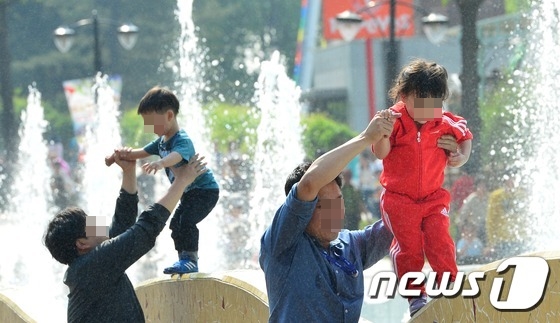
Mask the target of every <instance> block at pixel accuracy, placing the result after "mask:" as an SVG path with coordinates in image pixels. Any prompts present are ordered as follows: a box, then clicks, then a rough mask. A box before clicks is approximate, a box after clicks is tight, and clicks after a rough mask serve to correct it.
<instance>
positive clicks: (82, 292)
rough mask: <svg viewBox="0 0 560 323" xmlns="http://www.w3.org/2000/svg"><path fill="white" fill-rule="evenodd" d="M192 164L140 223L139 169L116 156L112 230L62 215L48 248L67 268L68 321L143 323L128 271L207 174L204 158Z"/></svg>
mask: <svg viewBox="0 0 560 323" xmlns="http://www.w3.org/2000/svg"><path fill="white" fill-rule="evenodd" d="M190 161H191V163H189V164H188V165H184V166H181V167H178V168H175V169H174V172H175V175H176V178H175V181H174V182H173V184H171V186H170V187H169V190H168V191H167V192H166V193H165V195H164V196H163V197H162V198H160V199H159V200H158V201H157V202H156V203H155V204H153V205H152V206H150V207H149V208H148V209H147V210H146V211H144V212H142V214H141V215H140V216H139V217H138V219H136V217H137V216H138V204H137V203H138V191H137V184H136V165H135V162H134V161H126V160H121V159H120V156H119V154H118V153H117V154H115V162H116V163H117V165H119V166H120V167H121V169H122V172H123V173H122V184H121V189H120V193H119V196H118V198H117V201H116V206H115V213H114V216H113V221H112V224H111V226H110V227H107V226H106V225H105V223H103V222H104V221H103V220H104V218H103V217H95V216H88V215H87V214H86V213H85V211H84V210H82V209H80V208H76V207H72V208H66V209H64V210H62V211H60V212H59V213H57V214H56V215H55V217H54V218H53V219H52V220H51V221H50V222H49V224H48V227H47V231H46V233H45V236H44V237H43V239H44V244H45V246H46V247H47V249H48V250H49V252H50V253H51V255H52V256H53V258H54V259H56V260H57V261H58V262H60V263H62V264H65V265H68V269H67V270H66V274H65V275H64V284H66V285H67V286H68V288H69V291H70V293H69V294H68V314H67V320H68V322H99V323H101V322H144V320H145V319H144V314H143V311H142V307H141V306H140V303H139V302H138V298H137V297H136V293H135V291H134V287H133V286H132V283H131V282H130V280H129V278H128V276H127V274H126V272H125V271H126V270H127V269H128V268H129V267H130V266H131V265H132V264H134V263H135V262H136V261H137V260H138V259H140V258H141V257H142V256H143V255H145V254H146V253H147V252H148V251H149V250H150V249H152V247H153V246H154V244H155V240H156V237H157V236H158V235H159V233H160V232H161V230H162V229H163V227H164V226H165V222H166V221H167V219H168V218H169V216H170V214H171V211H172V210H173V209H174V208H175V205H176V204H177V202H178V201H179V199H180V198H181V195H182V193H183V191H184V189H185V187H187V186H188V185H190V184H191V183H192V182H193V181H194V180H195V179H196V178H197V177H198V176H199V175H201V174H203V173H204V172H205V171H206V170H205V167H204V166H205V164H204V163H203V162H202V158H198V156H197V155H195V156H193V158H192V159H191V160H190Z"/></svg>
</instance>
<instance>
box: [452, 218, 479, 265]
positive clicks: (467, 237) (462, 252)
mask: <svg viewBox="0 0 560 323" xmlns="http://www.w3.org/2000/svg"><path fill="white" fill-rule="evenodd" d="M461 230H462V231H461V238H460V239H459V241H457V263H458V264H460V265H468V264H478V263H481V262H482V261H483V251H484V244H483V243H482V241H481V240H480V239H479V238H478V236H477V235H476V227H475V226H473V225H472V224H471V223H466V224H465V225H463V226H462V228H461Z"/></svg>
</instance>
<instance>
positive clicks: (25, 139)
mask: <svg viewBox="0 0 560 323" xmlns="http://www.w3.org/2000/svg"><path fill="white" fill-rule="evenodd" d="M43 115H44V113H43V106H42V105H41V93H40V92H39V91H38V90H37V89H36V88H35V87H34V86H30V87H29V95H28V98H27V108H26V109H25V110H24V111H22V113H21V125H20V129H19V136H20V139H21V141H20V146H19V151H18V152H17V153H18V161H19V163H18V167H17V168H16V174H15V178H16V180H15V182H14V185H13V193H12V195H11V197H10V198H9V199H8V200H9V201H10V206H9V207H8V210H9V211H8V212H7V213H6V214H3V215H2V225H0V239H1V241H0V243H1V244H2V245H3V246H4V247H3V248H1V249H0V259H2V262H1V263H0V290H1V291H2V293H3V294H6V295H7V296H8V297H10V298H11V299H12V300H13V301H14V302H16V303H18V304H20V306H21V307H22V308H23V309H24V310H25V311H26V312H27V313H28V314H29V315H30V316H32V317H36V318H40V317H43V316H44V313H47V312H48V311H49V309H53V308H59V309H62V308H61V306H62V305H61V304H64V301H65V298H66V297H65V291H64V290H65V287H64V286H63V285H62V284H61V281H62V277H63V267H62V266H60V264H58V263H56V262H54V261H53V259H52V257H51V256H50V254H49V253H48V251H47V250H46V248H45V247H44V245H43V243H42V237H43V233H44V230H45V228H46V225H47V223H48V221H49V220H50V217H51V212H50V211H51V209H52V208H51V206H52V199H51V196H52V195H51V189H50V180H51V175H52V171H51V168H50V167H49V165H48V162H47V155H48V149H47V144H46V142H45V141H44V140H43V133H44V132H45V129H46V126H47V122H46V121H45V119H44V116H43ZM64 313H65V312H61V311H55V312H53V313H52V314H51V318H52V320H53V321H58V322H60V321H63V320H64V319H65V317H63V315H64Z"/></svg>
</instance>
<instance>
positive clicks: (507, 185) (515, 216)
mask: <svg viewBox="0 0 560 323" xmlns="http://www.w3.org/2000/svg"><path fill="white" fill-rule="evenodd" d="M504 177H505V182H504V185H503V187H500V188H498V189H496V190H494V191H492V192H491V193H490V196H489V197H488V213H487V215H486V241H487V244H486V250H485V253H487V254H488V255H489V256H490V257H491V258H492V259H494V260H497V259H502V258H507V257H510V256H514V255H519V254H520V253H523V252H525V251H526V250H527V246H526V245H527V239H528V238H529V232H528V230H529V219H528V218H527V210H528V200H527V193H526V190H525V188H524V187H523V185H522V182H521V178H520V176H519V175H517V170H512V171H507V172H506V175H504Z"/></svg>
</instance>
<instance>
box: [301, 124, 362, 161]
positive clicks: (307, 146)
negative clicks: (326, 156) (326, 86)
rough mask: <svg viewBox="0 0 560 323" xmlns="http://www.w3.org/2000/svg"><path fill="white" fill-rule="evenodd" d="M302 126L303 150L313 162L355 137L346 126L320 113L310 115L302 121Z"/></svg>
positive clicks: (354, 133) (306, 156)
mask: <svg viewBox="0 0 560 323" xmlns="http://www.w3.org/2000/svg"><path fill="white" fill-rule="evenodd" d="M302 124H303V127H304V130H303V134H302V137H303V149H304V151H305V158H306V159H308V160H314V159H315V158H317V157H318V156H320V155H321V154H323V153H325V152H327V151H329V150H331V149H333V148H335V147H337V146H339V145H342V144H343V143H345V142H346V141H348V140H350V139H351V138H352V137H354V136H355V135H357V133H356V132H354V131H353V130H352V129H350V127H349V126H348V125H346V124H343V123H339V122H337V121H335V120H333V119H330V118H329V117H327V116H325V115H323V114H321V113H313V114H310V115H309V116H307V117H305V118H304V119H303V120H302Z"/></svg>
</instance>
